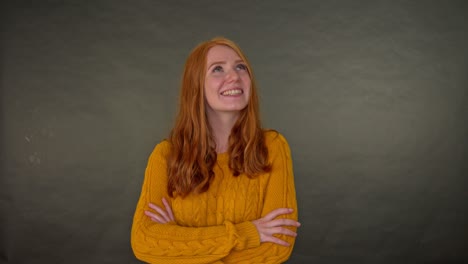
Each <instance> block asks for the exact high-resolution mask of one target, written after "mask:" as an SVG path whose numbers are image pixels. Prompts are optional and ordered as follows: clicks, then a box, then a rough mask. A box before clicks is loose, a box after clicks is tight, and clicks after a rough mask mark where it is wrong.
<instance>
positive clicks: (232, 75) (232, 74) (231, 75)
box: [226, 70, 239, 82]
mask: <svg viewBox="0 0 468 264" xmlns="http://www.w3.org/2000/svg"><path fill="white" fill-rule="evenodd" d="M226 80H227V81H228V82H235V81H237V80H239V73H238V72H237V71H235V70H230V71H228V72H227V74H226Z"/></svg>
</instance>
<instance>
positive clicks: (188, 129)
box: [167, 37, 271, 197]
mask: <svg viewBox="0 0 468 264" xmlns="http://www.w3.org/2000/svg"><path fill="white" fill-rule="evenodd" d="M217 45H224V46H227V47H229V48H231V49H233V50H234V51H235V52H236V53H237V54H238V55H239V57H240V58H241V59H242V60H243V61H244V62H245V64H246V66H247V69H248V72H249V76H250V79H251V92H250V98H249V101H248V104H247V106H246V107H245V108H244V109H243V110H241V112H240V115H239V118H238V119H237V121H236V123H235V124H234V126H233V128H232V130H231V134H230V136H229V142H228V143H229V147H228V154H229V168H230V169H231V170H232V172H233V175H234V176H239V175H240V174H243V173H244V174H246V175H247V176H248V177H250V178H253V177H255V176H257V175H258V174H261V173H264V172H268V171H270V170H271V165H270V164H269V163H268V149H267V147H266V145H265V139H264V133H263V129H262V127H261V123H260V118H259V103H258V101H259V100H258V95H257V87H256V84H255V79H254V75H253V72H252V68H251V66H250V63H249V62H248V60H247V58H246V57H245V55H244V54H243V52H242V51H241V49H240V48H239V47H238V46H237V45H236V44H235V43H234V42H232V41H231V40H228V39H226V38H222V37H217V38H214V39H211V40H209V41H206V42H203V43H201V44H199V45H198V46H196V47H195V48H194V49H193V50H192V52H191V53H190V55H189V56H188V58H187V61H186V62H185V66H184V71H183V75H182V81H181V90H180V98H179V112H178V115H177V118H176V122H175V125H174V127H173V129H172V130H171V132H170V135H169V139H168V140H169V143H170V144H171V150H170V152H169V155H168V156H167V175H168V185H167V189H168V194H169V196H171V197H175V196H178V195H180V196H182V197H185V196H187V195H188V194H189V193H195V194H198V193H203V192H206V191H207V190H208V188H209V186H210V182H211V180H212V179H213V177H214V172H213V166H214V164H215V163H216V158H217V154H216V143H215V141H214V138H213V135H212V132H211V127H210V125H209V122H208V118H207V116H206V112H205V108H206V106H205V97H204V96H205V95H204V85H205V75H206V63H207V53H208V51H209V50H210V49H211V48H212V47H214V46H217Z"/></svg>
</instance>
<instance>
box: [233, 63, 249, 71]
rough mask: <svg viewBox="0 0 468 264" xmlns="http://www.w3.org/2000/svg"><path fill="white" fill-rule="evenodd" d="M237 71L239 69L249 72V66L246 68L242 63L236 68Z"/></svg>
mask: <svg viewBox="0 0 468 264" xmlns="http://www.w3.org/2000/svg"><path fill="white" fill-rule="evenodd" d="M236 69H237V70H242V71H247V66H245V64H242V63H241V64H238V65H237V66H236Z"/></svg>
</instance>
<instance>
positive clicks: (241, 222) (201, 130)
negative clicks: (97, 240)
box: [131, 38, 300, 263]
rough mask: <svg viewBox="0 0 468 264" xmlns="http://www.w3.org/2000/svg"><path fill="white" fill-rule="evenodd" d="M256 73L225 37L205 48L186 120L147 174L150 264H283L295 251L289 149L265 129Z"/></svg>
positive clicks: (187, 89) (185, 94) (139, 213)
mask: <svg viewBox="0 0 468 264" xmlns="http://www.w3.org/2000/svg"><path fill="white" fill-rule="evenodd" d="M258 109H259V106H258V96H257V93H256V84H255V80H254V76H253V72H252V69H251V67H250V64H249V62H248V60H247V58H246V57H245V56H244V54H243V53H242V51H241V50H240V48H239V47H238V46H237V45H236V44H235V43H233V42H232V41H230V40H228V39H225V38H215V39H212V40H210V41H206V42H203V43H201V44H200V45H198V46H197V47H196V48H195V49H194V50H193V51H192V52H191V54H190V55H189V57H188V59H187V62H186V64H185V68H184V74H183V79H182V87H181V95H180V104H179V114H178V117H177V120H176V122H175V125H174V128H173V129H172V131H171V133H170V135H169V138H168V139H167V140H164V141H162V142H161V143H159V144H158V145H157V146H156V147H155V149H154V151H153V153H152V154H151V156H150V157H149V161H148V166H147V168H146V172H145V179H144V183H143V186H142V191H141V195H140V199H139V201H138V204H137V207H136V210H135V215H134V219H133V226H132V234H131V237H132V238H131V243H132V248H133V252H134V254H135V256H136V257H137V258H138V259H140V260H142V261H145V262H148V263H281V262H284V261H286V260H287V259H288V258H289V256H290V254H291V252H292V249H293V246H294V241H295V237H296V235H297V234H296V229H297V227H298V226H299V225H300V224H299V222H297V216H298V215H297V204H296V192H295V187H294V176H293V169H292V160H291V153H290V150H289V146H288V143H287V141H286V140H285V138H284V137H283V136H282V135H281V134H279V133H278V132H276V131H271V130H264V129H262V127H261V123H260V118H259V111H258Z"/></svg>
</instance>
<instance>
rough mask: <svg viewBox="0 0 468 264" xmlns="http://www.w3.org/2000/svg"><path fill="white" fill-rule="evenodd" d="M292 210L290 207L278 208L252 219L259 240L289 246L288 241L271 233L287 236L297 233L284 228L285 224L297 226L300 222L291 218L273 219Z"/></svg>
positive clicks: (293, 235)
mask: <svg viewBox="0 0 468 264" xmlns="http://www.w3.org/2000/svg"><path fill="white" fill-rule="evenodd" d="M292 212H293V209H291V208H278V209H275V210H273V211H271V212H270V213H268V214H267V215H265V216H264V217H262V218H260V219H257V220H254V221H252V223H253V224H254V225H255V227H257V231H258V233H259V235H260V242H261V243H263V242H272V243H276V244H278V245H282V246H285V247H287V246H289V243H288V242H286V241H284V240H281V239H279V238H277V237H275V236H273V235H275V234H282V235H287V236H292V237H295V236H297V233H296V232H294V231H292V230H289V229H287V228H285V226H295V227H299V226H300V225H301V224H300V223H299V222H297V221H296V220H293V219H285V218H279V219H275V218H276V217H278V216H280V215H283V214H290V213H292Z"/></svg>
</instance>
